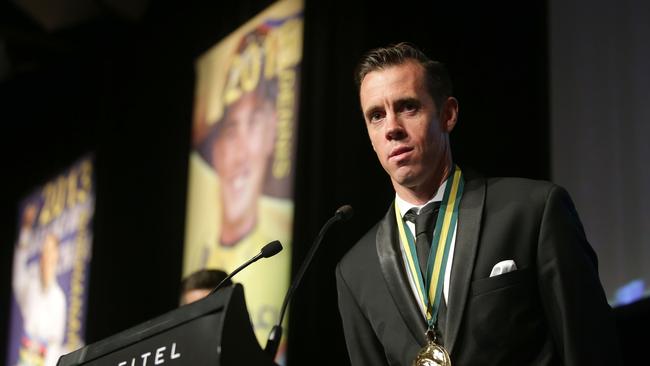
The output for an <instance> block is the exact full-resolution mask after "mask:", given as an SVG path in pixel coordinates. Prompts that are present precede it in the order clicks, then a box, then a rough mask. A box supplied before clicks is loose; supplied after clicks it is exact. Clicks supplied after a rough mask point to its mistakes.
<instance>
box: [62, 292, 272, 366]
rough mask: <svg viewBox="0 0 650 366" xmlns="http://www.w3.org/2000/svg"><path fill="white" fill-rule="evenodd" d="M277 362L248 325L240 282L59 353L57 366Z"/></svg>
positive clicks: (219, 365)
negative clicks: (93, 341) (68, 351)
mask: <svg viewBox="0 0 650 366" xmlns="http://www.w3.org/2000/svg"><path fill="white" fill-rule="evenodd" d="M163 363H164V364H165V366H182V365H194V366H201V365H211V366H230V365H244V366H245V365H256V366H258V365H259V366H277V364H276V363H274V362H273V360H271V357H270V356H268V355H267V354H266V353H265V352H264V351H263V350H262V349H261V348H260V345H259V343H258V342H257V339H256V338H255V334H254V333H253V329H252V327H251V323H250V317H249V315H248V310H247V309H246V302H245V300H244V290H243V287H242V285H241V284H235V285H233V286H231V287H228V288H223V289H221V290H219V291H217V292H216V293H214V294H212V295H210V296H208V297H205V298H203V299H201V300H199V301H197V302H194V303H191V304H188V305H185V306H182V307H180V308H178V309H175V310H172V311H170V312H168V313H166V314H163V315H161V316H159V317H157V318H154V319H151V320H149V321H146V322H144V323H142V324H139V325H137V326H135V327H133V328H130V329H127V330H125V331H123V332H120V333H118V334H115V335H113V336H110V337H108V338H106V339H103V340H101V341H98V342H96V343H93V344H90V345H87V346H85V347H83V348H80V349H78V350H76V351H74V352H71V353H69V354H66V355H64V356H61V358H60V359H59V362H58V364H57V366H73V365H87V366H101V365H110V366H145V365H159V364H163Z"/></svg>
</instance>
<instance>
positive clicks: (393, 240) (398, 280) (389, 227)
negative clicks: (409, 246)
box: [376, 205, 427, 346]
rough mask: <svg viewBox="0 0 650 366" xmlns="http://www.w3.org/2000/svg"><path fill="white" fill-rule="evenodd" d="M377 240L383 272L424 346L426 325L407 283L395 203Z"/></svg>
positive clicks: (410, 325)
mask: <svg viewBox="0 0 650 366" xmlns="http://www.w3.org/2000/svg"><path fill="white" fill-rule="evenodd" d="M376 242H377V255H378V256H379V264H380V267H381V272H382V274H383V275H384V280H385V281H386V284H387V286H388V290H389V291H390V293H391V296H392V297H393V301H394V302H395V304H396V305H397V308H398V309H399V312H400V314H401V316H402V318H403V319H404V323H406V325H407V326H408V328H409V330H410V331H411V333H412V334H413V337H415V339H417V341H418V343H419V344H420V345H421V346H424V344H425V342H426V338H425V335H424V332H425V331H426V327H427V325H426V322H425V321H424V317H423V316H422V313H421V312H420V308H419V307H418V304H417V303H416V301H415V298H414V297H413V293H412V292H411V286H409V285H408V283H409V280H408V277H407V275H406V272H405V270H404V263H403V259H402V252H401V250H400V247H399V238H398V235H397V224H396V223H395V206H394V205H391V207H390V209H389V210H388V213H387V214H386V216H385V217H384V218H383V219H382V220H381V221H380V222H379V227H378V228H377V239H376Z"/></svg>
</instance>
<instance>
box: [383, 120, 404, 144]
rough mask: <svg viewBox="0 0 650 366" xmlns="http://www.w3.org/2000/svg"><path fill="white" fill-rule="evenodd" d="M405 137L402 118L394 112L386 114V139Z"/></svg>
mask: <svg viewBox="0 0 650 366" xmlns="http://www.w3.org/2000/svg"><path fill="white" fill-rule="evenodd" d="M404 137H406V130H405V129H404V125H403V124H402V120H401V119H400V118H399V116H397V115H396V114H395V113H388V114H386V139H387V140H401V139H403V138H404Z"/></svg>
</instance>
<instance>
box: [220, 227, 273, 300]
mask: <svg viewBox="0 0 650 366" xmlns="http://www.w3.org/2000/svg"><path fill="white" fill-rule="evenodd" d="M281 250H282V244H280V241H279V240H274V241H272V242H270V243H268V244H266V245H265V246H264V247H262V249H261V250H260V252H259V253H257V254H256V255H255V256H254V257H253V258H251V259H249V260H248V261H247V262H246V263H244V264H242V265H241V266H239V267H238V268H237V269H236V270H234V271H232V273H230V274H229V275H228V276H226V278H224V279H223V280H222V281H221V282H219V284H218V285H217V287H215V288H214V289H212V291H210V295H212V294H213V293H215V292H217V291H218V290H219V289H220V288H222V287H223V284H224V283H226V281H228V280H229V279H230V278H231V277H232V276H234V275H236V274H237V273H239V271H241V270H242V269H244V268H246V267H248V266H249V265H251V264H252V263H254V262H257V261H258V260H259V259H260V258H269V257H273V256H274V255H276V254H278V253H280V251H281Z"/></svg>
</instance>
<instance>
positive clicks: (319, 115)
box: [0, 0, 632, 365]
mask: <svg viewBox="0 0 650 366" xmlns="http://www.w3.org/2000/svg"><path fill="white" fill-rule="evenodd" d="M34 2H36V3H38V1H15V2H5V3H2V5H0V42H2V43H0V56H1V58H2V63H0V66H1V67H0V77H1V79H0V138H1V140H0V149H1V150H0V159H1V163H0V164H1V167H2V172H3V173H2V183H3V189H2V192H3V194H2V195H0V200H1V206H0V210H1V211H0V243H1V245H0V258H1V261H2V262H1V263H0V279H1V281H0V314H1V315H0V360H2V361H0V362H3V361H4V360H5V359H6V358H5V352H6V350H5V349H4V345H5V344H6V335H7V332H8V325H7V324H8V323H7V322H8V316H9V314H8V308H9V298H10V278H11V258H12V251H13V244H14V241H15V238H16V235H17V230H16V226H17V205H18V202H19V200H20V199H21V198H22V197H24V196H25V195H27V194H28V193H30V192H31V191H32V190H33V189H35V188H36V187H37V186H38V185H40V184H42V183H44V182H46V181H47V180H48V179H49V178H51V177H52V176H54V175H56V174H57V173H58V172H59V171H61V170H63V169H65V168H66V167H68V166H69V165H70V164H71V163H72V162H74V161H75V160H76V159H77V158H79V157H80V156H81V155H82V154H85V153H89V152H92V153H94V155H95V158H96V184H97V204H96V215H95V222H94V230H95V235H94V243H93V259H92V266H91V267H92V270H91V279H90V280H91V282H90V286H91V287H90V292H89V310H88V317H87V332H86V340H87V342H88V343H92V342H95V341H98V340H100V339H102V338H105V337H107V336H109V335H112V334H114V333H116V332H118V331H121V330H123V329H125V328H128V327H130V326H133V325H135V324H138V323H140V322H143V321H145V320H147V319H150V318H152V317H154V316H157V315H160V314H162V313H164V312H166V311H168V310H171V309H173V308H175V307H176V305H177V302H178V283H179V281H180V276H181V264H182V261H181V259H182V245H183V238H184V224H185V198H186V189H187V184H186V180H187V173H188V158H189V151H190V132H191V118H192V108H193V105H192V103H193V93H194V78H195V74H194V61H195V59H196V58H197V57H198V56H199V55H200V54H202V53H203V52H205V51H206V50H207V49H208V48H210V47H211V46H212V45H214V44H215V43H217V42H218V41H219V40H220V39H221V38H223V37H225V36H226V35H228V34H229V33H230V32H231V31H233V30H234V29H236V28H237V27H238V26H239V25H241V24H243V23H244V22H245V21H247V20H248V19H249V18H250V17H252V16H253V15H255V14H257V13H258V12H259V11H261V10H263V9H264V8H265V7H266V6H268V5H270V4H271V3H272V2H271V1H231V2H221V1H210V0H204V1H199V0H193V1H175V2H147V1H146V0H143V1H135V2H128V1H123V2H119V1H96V2H91V4H93V9H91V10H89V11H88V13H87V14H82V15H78V14H77V13H80V12H81V11H79V8H77V10H78V11H77V13H75V14H77V17H76V18H74V19H73V20H72V21H70V20H67V21H65V22H64V21H61V24H59V25H57V22H56V20H52V19H49V20H47V22H44V21H43V18H42V17H41V18H38V17H35V16H33V15H29V14H30V13H29V12H27V11H25V10H24V9H25V4H28V3H34ZM70 2H71V1H60V3H70ZM55 3H56V2H55ZM41 5H43V4H41ZM125 9H126V10H125ZM45 13H47V12H45ZM50 14H51V12H50ZM53 24H54V25H53ZM547 34H548V30H547V9H546V4H545V3H544V2H538V1H531V2H527V1H505V2H471V1H457V2H453V4H450V3H443V2H439V1H412V0H402V1H400V2H399V3H398V4H393V5H390V6H379V5H377V3H376V1H368V0H366V1H356V2H353V1H342V0H335V1H307V3H306V8H305V36H304V37H305V42H304V58H303V73H302V82H301V93H300V119H299V139H298V152H297V159H298V160H297V168H296V181H295V221H294V253H293V259H294V266H293V267H294V268H293V271H294V273H295V271H296V270H297V268H298V266H299V265H300V263H301V260H302V258H303V257H304V255H305V254H306V252H307V250H308V248H309V246H310V244H311V242H312V240H313V238H314V237H315V235H316V233H317V232H318V230H319V229H320V226H321V225H322V224H323V223H324V222H325V221H326V220H327V219H328V218H329V217H330V216H331V215H332V214H333V213H334V211H335V210H336V208H338V207H339V206H341V205H343V204H350V205H352V206H353V207H354V208H355V217H354V219H353V220H352V221H350V222H346V223H341V224H338V225H337V226H336V227H334V228H333V229H332V230H331V231H330V232H329V233H328V235H327V237H326V238H325V241H324V242H323V246H322V247H321V249H320V252H319V254H318V256H317V257H316V258H315V259H314V262H313V263H312V267H311V268H310V269H309V271H308V272H307V274H306V275H305V277H304V279H303V283H302V286H301V288H300V289H299V290H298V291H297V292H296V294H295V298H294V301H293V303H292V307H291V311H290V330H289V332H290V350H289V354H288V357H289V362H290V364H291V365H301V364H306V363H308V362H309V363H310V364H323V365H338V364H345V363H347V355H346V350H345V344H344V341H343V336H342V330H341V327H340V319H339V315H338V310H337V306H336V289H335V281H334V267H335V265H336V263H337V261H338V260H339V259H340V258H341V257H342V256H343V254H344V253H345V252H346V251H347V249H349V248H350V247H351V246H352V245H353V244H354V242H355V241H356V240H357V239H358V238H359V237H360V236H361V235H362V234H363V233H364V232H365V231H366V230H367V229H368V228H369V227H370V226H371V225H372V224H373V223H374V222H376V221H377V220H378V219H379V218H380V217H381V216H382V215H383V214H384V212H385V210H386V209H387V207H388V205H389V204H390V200H391V199H392V196H393V194H394V193H393V191H392V188H391V187H390V184H389V180H388V178H387V176H386V174H385V173H384V172H383V170H382V169H381V167H380V165H379V163H378V162H377V161H376V157H375V156H374V153H373V152H372V149H371V147H370V144H369V142H368V137H367V135H366V132H365V127H364V124H363V120H362V116H361V113H360V111H359V104H358V97H357V92H356V89H355V86H354V83H353V81H352V80H353V69H354V66H355V63H356V61H357V60H358V58H359V57H360V56H361V54H362V53H363V52H364V51H366V50H368V49H369V48H372V47H376V46H383V45H386V44H388V43H394V42H399V41H404V40H406V41H410V42H413V43H415V44H416V45H419V46H420V47H422V48H423V49H424V50H425V51H426V52H427V53H428V54H430V55H431V56H433V57H434V58H437V59H439V60H441V61H443V62H444V63H446V64H447V66H448V68H449V70H450V72H451V74H452V80H453V82H454V86H455V95H456V97H457V98H458V99H459V101H460V119H459V123H458V125H457V128H456V130H455V131H454V132H453V133H452V146H453V153H454V159H455V160H456V161H457V162H458V163H460V164H461V165H463V166H472V167H473V168H475V169H477V170H479V171H481V172H483V173H484V174H486V175H506V176H524V177H529V178H539V179H549V178H550V177H549V171H550V167H549V160H550V157H549V145H550V141H549V121H548V119H549V102H548V100H549V97H548V89H549V87H548V79H549V72H548V51H547V48H548V47H547V41H548V39H547V38H548V36H547ZM628 314H630V313H626V316H627V318H625V319H628V318H630V317H632V315H628Z"/></svg>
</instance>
